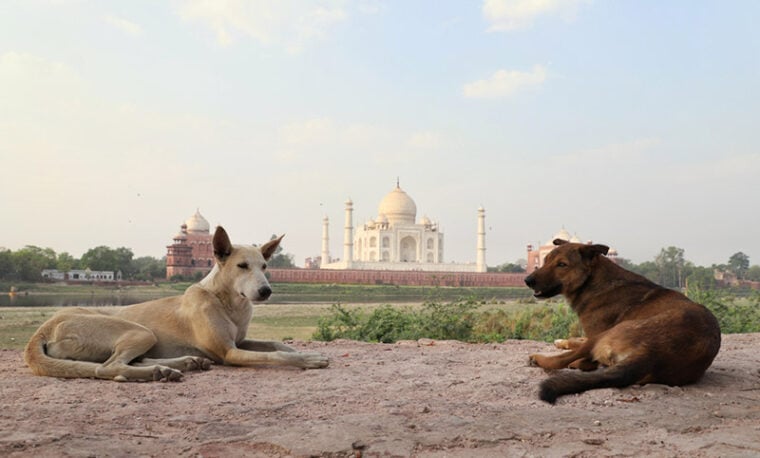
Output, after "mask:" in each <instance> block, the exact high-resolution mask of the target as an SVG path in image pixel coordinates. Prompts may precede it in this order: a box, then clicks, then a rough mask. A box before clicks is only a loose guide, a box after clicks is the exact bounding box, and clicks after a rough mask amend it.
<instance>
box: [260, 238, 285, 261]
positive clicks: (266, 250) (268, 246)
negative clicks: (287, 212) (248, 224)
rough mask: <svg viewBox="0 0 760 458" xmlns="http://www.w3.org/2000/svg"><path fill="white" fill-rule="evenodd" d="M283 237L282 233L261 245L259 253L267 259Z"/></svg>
mask: <svg viewBox="0 0 760 458" xmlns="http://www.w3.org/2000/svg"><path fill="white" fill-rule="evenodd" d="M283 237H285V234H282V235H281V236H279V237H277V238H276V239H272V240H270V241H268V242H267V243H265V244H263V245H261V255H262V256H264V259H266V260H267V261H269V258H271V257H272V255H274V252H275V251H277V247H278V246H280V241H282V238H283Z"/></svg>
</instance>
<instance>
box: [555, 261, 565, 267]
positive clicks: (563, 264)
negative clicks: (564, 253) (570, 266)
mask: <svg viewBox="0 0 760 458" xmlns="http://www.w3.org/2000/svg"><path fill="white" fill-rule="evenodd" d="M557 267H567V263H564V262H562V261H560V262H558V263H557Z"/></svg>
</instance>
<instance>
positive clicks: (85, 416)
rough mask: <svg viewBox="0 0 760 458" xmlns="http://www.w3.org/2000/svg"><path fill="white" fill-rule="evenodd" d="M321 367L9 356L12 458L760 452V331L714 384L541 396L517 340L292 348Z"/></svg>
mask: <svg viewBox="0 0 760 458" xmlns="http://www.w3.org/2000/svg"><path fill="white" fill-rule="evenodd" d="M293 345H294V346H295V347H297V348H299V349H308V350H312V351H320V352H323V353H325V354H327V355H329V356H330V358H331V365H330V367H329V368H327V369H322V370H308V371H304V370H297V369H274V368H255V369H252V368H232V367H220V366H215V367H214V368H213V369H212V370H210V371H208V372H202V373H201V372H192V373H188V374H186V376H185V378H184V380H183V381H181V382H179V383H160V382H157V383H117V382H107V381H97V380H61V379H55V378H47V377H35V376H32V375H31V373H30V371H29V370H28V368H27V367H26V366H25V365H24V363H23V360H22V356H21V353H20V352H18V351H0V456H8V457H23V456H34V457H48V456H50V457H52V456H55V457H58V456H77V457H79V456H81V457H89V456H97V457H101V456H125V457H126V456H129V457H132V456H207V457H217V456H218V457H250V456H278V457H284V456H318V457H344V456H361V455H362V454H363V456H404V457H405V456H417V457H471V456H478V457H489V456H493V457H504V456H510V457H511V456H710V457H712V456H758V455H760V355H759V353H760V334H742V335H727V336H724V340H723V346H722V348H721V351H720V354H719V355H718V357H717V359H716V361H715V362H714V364H713V366H712V367H711V368H710V369H709V371H708V373H707V374H706V376H705V378H704V379H703V381H702V382H701V383H699V384H697V385H693V386H688V387H684V388H671V387H667V386H663V385H647V386H644V387H631V388H627V389H623V390H617V389H604V390H596V391H591V392H587V393H584V394H581V395H573V396H567V397H564V398H561V399H560V400H559V401H558V403H557V405H555V406H551V405H548V404H545V403H543V402H541V401H539V400H538V399H537V397H536V393H537V386H538V383H539V382H540V381H541V380H542V379H543V378H544V377H545V374H544V372H543V371H542V370H541V369H537V368H532V367H529V366H528V365H527V364H526V362H527V355H528V354H529V353H531V352H535V351H551V350H552V347H551V346H550V345H549V344H545V343H539V342H531V341H508V342H505V343H504V344H490V345H475V344H463V343H459V342H434V341H419V342H402V343H398V344H392V345H382V344H367V343H359V342H350V341H338V342H332V343H320V342H295V343H294V344H293Z"/></svg>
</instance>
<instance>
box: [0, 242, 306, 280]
mask: <svg viewBox="0 0 760 458" xmlns="http://www.w3.org/2000/svg"><path fill="white" fill-rule="evenodd" d="M274 238H276V236H275V235H272V239H274ZM268 264H269V266H270V267H278V268H293V267H295V265H294V263H293V255H292V254H287V253H284V252H283V248H282V245H280V246H278V247H277V250H276V251H275V254H274V256H273V257H272V259H271V260H270V261H269V263H268ZM45 269H57V270H58V271H60V272H68V271H71V270H78V269H81V270H86V269H90V270H92V271H112V272H114V273H116V272H121V278H122V279H123V280H136V281H155V280H163V279H164V278H166V257H165V256H164V257H162V258H161V259H157V258H154V257H151V256H141V257H138V258H136V257H135V255H134V253H133V252H132V250H131V249H130V248H126V247H119V248H110V247H107V246H98V247H95V248H90V249H89V250H87V251H86V252H85V253H84V254H83V255H82V257H81V258H79V259H77V258H75V257H74V256H72V255H71V254H69V253H67V252H62V253H56V252H55V251H54V250H53V249H52V248H40V247H38V246H34V245H27V246H25V247H24V248H21V249H20V250H17V251H11V250H8V249H3V248H0V280H6V281H24V282H39V281H42V280H43V278H42V271H43V270H45ZM178 279H179V280H183V279H182V278H178Z"/></svg>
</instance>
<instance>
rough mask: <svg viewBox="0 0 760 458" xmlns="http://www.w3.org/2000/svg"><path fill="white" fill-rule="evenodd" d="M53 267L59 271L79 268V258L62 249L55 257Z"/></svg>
mask: <svg viewBox="0 0 760 458" xmlns="http://www.w3.org/2000/svg"><path fill="white" fill-rule="evenodd" d="M55 268H56V269H58V270H59V271H61V272H68V271H70V270H71V269H77V268H79V260H78V259H76V258H74V256H72V255H70V254H69V253H66V252H65V251H64V252H63V253H60V254H59V255H58V256H57V257H56V260H55Z"/></svg>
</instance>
